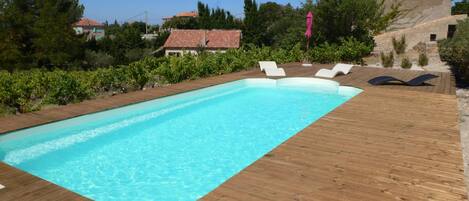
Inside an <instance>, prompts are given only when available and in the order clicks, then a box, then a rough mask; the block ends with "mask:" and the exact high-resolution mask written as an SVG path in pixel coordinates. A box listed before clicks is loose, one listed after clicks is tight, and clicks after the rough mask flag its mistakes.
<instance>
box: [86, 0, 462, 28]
mask: <svg viewBox="0 0 469 201" xmlns="http://www.w3.org/2000/svg"><path fill="white" fill-rule="evenodd" d="M268 1H273V2H277V3H281V4H286V3H291V4H292V5H293V6H299V5H301V3H302V2H305V0H257V2H258V3H264V2H268ZM457 1H460V0H456V1H455V2H457ZM80 2H81V3H82V4H83V5H84V6H85V14H84V15H85V17H88V18H92V19H96V20H98V21H101V22H104V21H106V20H108V21H109V22H114V20H115V19H116V20H117V21H119V22H125V21H138V20H141V21H143V20H144V15H139V14H142V13H143V12H145V11H148V18H149V21H150V23H152V24H159V23H161V18H163V17H165V16H172V15H174V14H176V13H178V12H182V11H194V10H196V9H197V0H133V1H129V0H80ZM202 2H204V3H207V4H209V6H210V7H212V8H213V7H217V6H218V7H221V8H224V9H226V10H229V11H230V12H231V13H232V14H234V15H235V16H236V17H242V16H243V3H244V1H243V0H202Z"/></svg>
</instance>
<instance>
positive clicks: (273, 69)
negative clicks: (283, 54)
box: [259, 61, 287, 77]
mask: <svg viewBox="0 0 469 201" xmlns="http://www.w3.org/2000/svg"><path fill="white" fill-rule="evenodd" d="M259 66H260V68H261V71H264V72H265V74H266V75H267V76H269V77H284V76H286V75H287V74H286V73H285V70H284V69H283V68H278V67H277V63H275V61H259Z"/></svg>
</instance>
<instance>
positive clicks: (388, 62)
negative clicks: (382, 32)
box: [381, 51, 394, 68]
mask: <svg viewBox="0 0 469 201" xmlns="http://www.w3.org/2000/svg"><path fill="white" fill-rule="evenodd" d="M381 63H382V64H383V66H384V67H386V68H388V67H392V66H393V65H394V54H393V52H392V51H391V52H389V54H388V55H386V53H383V52H381Z"/></svg>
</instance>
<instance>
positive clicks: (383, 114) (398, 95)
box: [0, 63, 467, 201]
mask: <svg viewBox="0 0 469 201" xmlns="http://www.w3.org/2000/svg"><path fill="white" fill-rule="evenodd" d="M282 67H284V68H285V70H286V72H287V74H288V76H289V77H313V75H314V74H315V73H316V72H317V71H318V70H319V69H320V68H332V67H333V65H314V66H313V67H309V68H306V67H301V66H300V64H298V63H293V64H286V65H282ZM424 73H428V72H419V71H408V70H393V69H378V68H367V67H354V68H353V70H352V73H351V74H349V75H347V76H338V77H336V78H334V80H336V81H338V82H340V83H341V85H349V86H355V87H359V88H362V89H364V93H362V94H360V95H359V96H357V97H355V98H354V99H352V100H351V101H349V102H347V103H345V104H344V105H342V106H340V107H339V108H337V109H336V110H334V111H333V112H331V113H330V114H328V115H326V116H325V117H323V118H321V119H320V120H319V121H317V122H315V123H314V124H312V125H310V126H309V127H307V128H305V129H304V130H303V131H301V132H300V133H298V134H297V135H295V136H294V137H292V138H291V139H290V140H288V141H287V142H285V143H284V144H282V145H280V146H279V147H277V148H276V149H274V150H273V151H272V152H271V153H269V154H267V155H266V156H264V157H263V158H261V159H259V160H258V161H257V162H255V163H254V164H252V165H251V166H249V167H247V168H246V169H245V170H243V171H242V172H241V173H239V174H238V175H236V176H234V177H233V178H231V179H230V180H228V181H227V182H225V183H224V184H222V185H221V186H220V187H219V188H217V189H215V190H214V191H213V192H211V193H210V194H209V195H207V196H206V197H204V198H203V200H224V201H226V200H332V201H334V200H351V201H353V200H467V196H466V194H467V190H466V186H465V185H464V175H463V164H462V153H461V146H460V142H459V141H460V138H459V128H458V114H457V103H456V97H455V96H454V95H455V84H454V77H453V76H452V75H451V74H449V73H434V74H435V75H439V76H440V77H439V78H438V79H435V80H432V81H430V82H429V83H430V84H431V85H428V86H421V87H408V86H400V85H386V86H371V85H369V84H368V83H367V81H368V80H369V79H371V78H373V77H376V76H380V75H391V76H395V77H397V78H400V79H405V80H408V79H411V78H413V77H415V76H418V75H421V74H424ZM255 77H258V78H262V77H265V76H264V74H263V73H262V72H260V71H259V70H258V69H253V70H249V71H242V72H237V73H232V74H226V75H221V76H215V77H210V78H205V79H200V80H192V81H184V82H182V83H179V84H174V85H169V86H162V87H156V88H150V89H147V90H144V91H138V92H130V93H127V94H119V95H116V96H112V97H102V98H97V99H96V100H88V101H84V102H82V103H77V104H72V105H67V106H60V107H54V108H48V109H45V110H42V111H38V112H34V113H30V114H22V115H16V116H10V117H4V118H0V133H6V132H9V131H14V130H17V129H22V128H27V127H31V126H35V125H40V124H44V123H47V122H52V121H59V120H63V119H67V118H73V117H76V116H80V115H85V114H89V113H93V112H99V111H103V110H107V109H112V108H116V107H120V106H125V105H129V104H133V103H136V102H142V101H148V100H152V99H155V98H159V97H165V96H171V95H174V94H178V93H183V92H187V91H191V90H195V89H200V88H205V87H210V86H213V85H217V84H222V83H226V82H231V81H235V80H239V79H244V78H255ZM275 79H277V78H275ZM0 183H1V184H4V185H5V186H7V188H5V189H3V190H0V200H86V198H84V197H82V196H79V195H77V194H75V193H73V192H70V191H68V190H66V189H64V188H62V187H59V186H56V185H54V184H51V183H49V182H47V181H45V180H42V179H40V178H37V177H35V176H32V175H30V174H28V173H26V172H23V171H20V170H18V169H16V168H13V167H11V166H8V165H6V164H4V163H0Z"/></svg>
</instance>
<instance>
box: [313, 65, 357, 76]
mask: <svg viewBox="0 0 469 201" xmlns="http://www.w3.org/2000/svg"><path fill="white" fill-rule="evenodd" d="M352 67H353V65H351V64H341V63H339V64H337V65H335V66H334V68H333V69H332V70H329V69H321V70H319V71H318V72H317V73H316V75H315V76H316V77H325V78H334V77H335V76H337V75H339V74H344V75H347V74H349V73H350V71H351V70H352Z"/></svg>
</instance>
